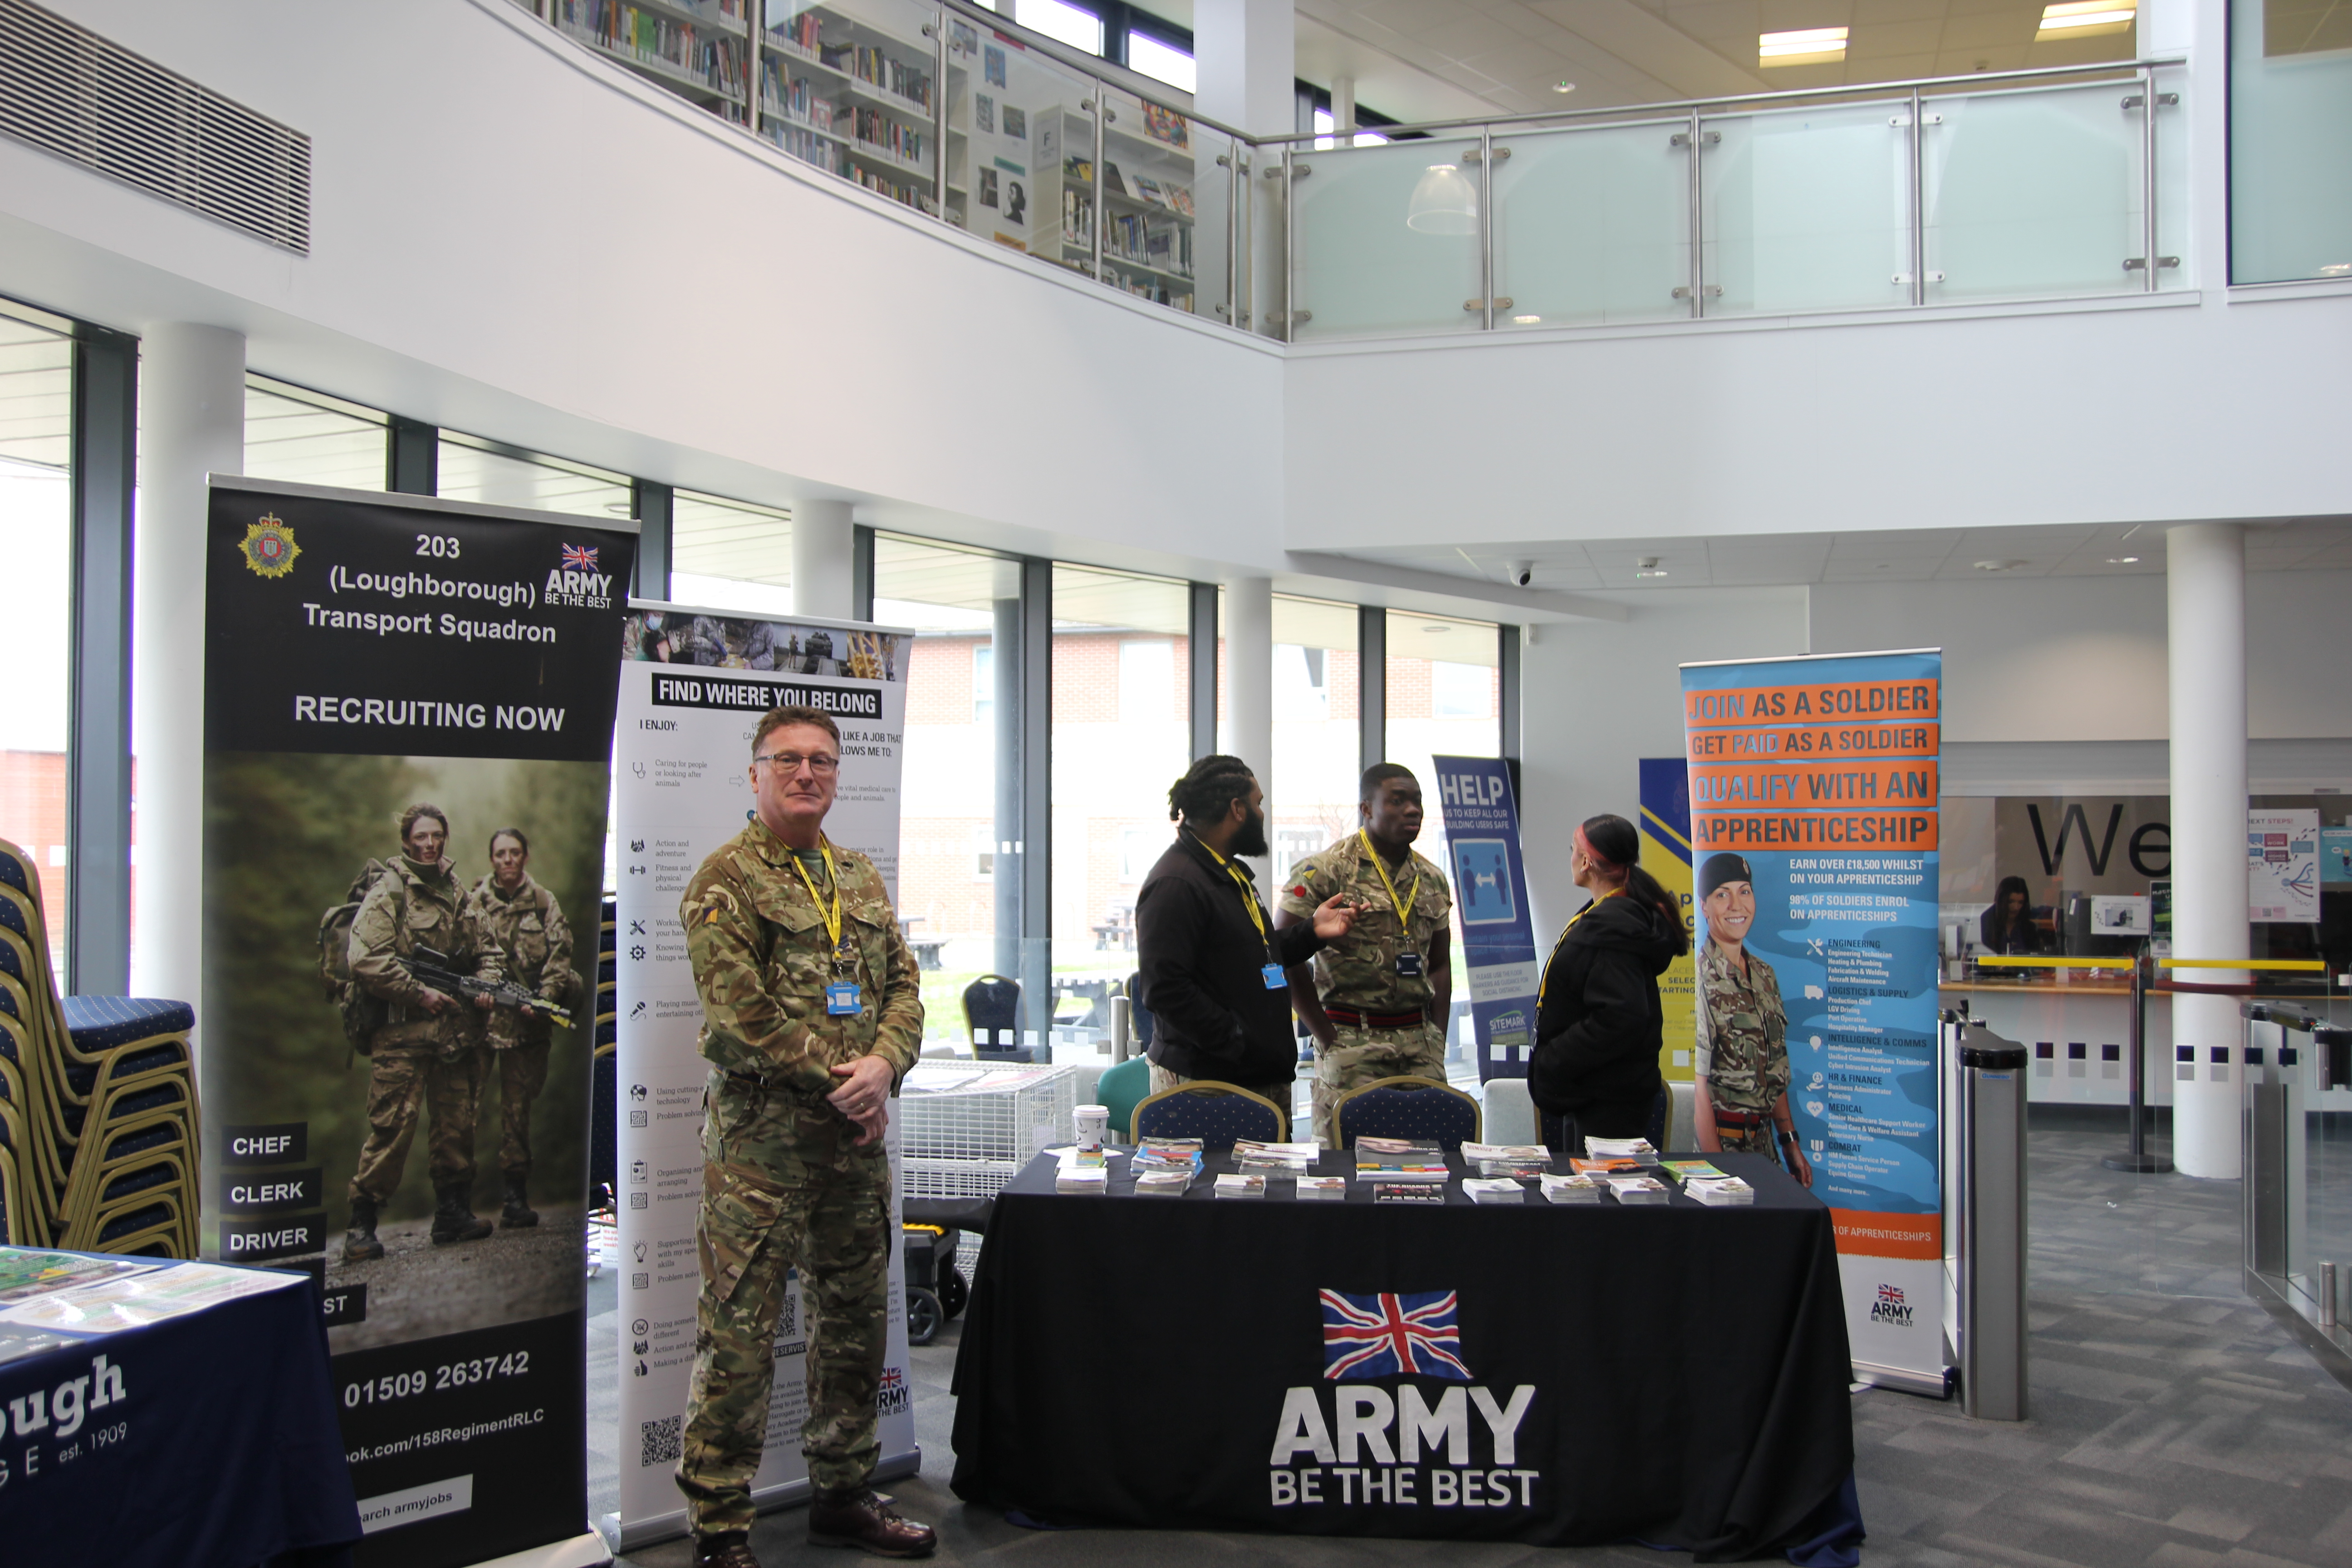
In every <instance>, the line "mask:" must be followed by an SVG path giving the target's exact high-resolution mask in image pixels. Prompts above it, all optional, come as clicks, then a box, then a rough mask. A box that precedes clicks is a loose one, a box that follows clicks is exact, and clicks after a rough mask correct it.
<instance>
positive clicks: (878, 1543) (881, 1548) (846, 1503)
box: [808, 1487, 940, 1557]
mask: <svg viewBox="0 0 2352 1568" xmlns="http://www.w3.org/2000/svg"><path fill="white" fill-rule="evenodd" d="M808 1538H809V1544H810V1545H811V1546H855V1547H856V1548H858V1549H859V1550H861V1551H864V1552H872V1553H873V1554H874V1555H875V1556H877V1557H929V1555H930V1554H931V1549H932V1548H933V1547H935V1546H937V1545H938V1544H939V1543H940V1532H939V1531H936V1530H933V1529H932V1528H931V1527H930V1526H929V1525H928V1524H917V1523H916V1522H915V1521H912V1520H909V1519H900V1518H899V1517H898V1510H897V1509H895V1508H892V1507H891V1506H890V1505H889V1504H888V1503H887V1502H884V1501H883V1500H881V1498H879V1497H878V1496H877V1495H876V1494H875V1492H874V1490H873V1489H872V1488H870V1487H866V1488H860V1489H858V1490H856V1491H853V1492H819V1493H818V1494H817V1497H816V1500H815V1501H814V1502H813V1503H811V1504H810V1505H809V1536H808Z"/></svg>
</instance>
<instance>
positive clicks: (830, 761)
mask: <svg viewBox="0 0 2352 1568" xmlns="http://www.w3.org/2000/svg"><path fill="white" fill-rule="evenodd" d="M751 760H752V761H753V762H755V763H767V764H768V765H769V766H770V767H772V768H773V769H775V770H776V771H777V772H778V773H782V774H783V775H784V776H785V777H786V778H790V777H792V776H793V774H794V773H798V772H800V771H801V764H802V763H807V764H808V770H809V772H811V773H814V774H816V775H817V776H818V777H819V778H823V777H824V775H825V774H827V773H832V772H833V771H834V770H835V769H836V768H838V767H840V766H841V759H840V758H839V757H835V756H828V755H826V754H825V753H824V752H817V753H816V754H815V755H814V756H807V757H803V756H802V755H801V754H800V753H799V752H769V753H768V754H767V755H766V756H764V757H753V758H752V759H751Z"/></svg>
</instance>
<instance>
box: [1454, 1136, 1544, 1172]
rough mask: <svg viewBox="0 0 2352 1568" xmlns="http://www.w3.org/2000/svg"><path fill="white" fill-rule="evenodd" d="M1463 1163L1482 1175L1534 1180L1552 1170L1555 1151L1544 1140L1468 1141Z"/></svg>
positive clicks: (1463, 1149) (1464, 1147) (1463, 1148)
mask: <svg viewBox="0 0 2352 1568" xmlns="http://www.w3.org/2000/svg"><path fill="white" fill-rule="evenodd" d="M1462 1162H1463V1163H1464V1164H1465V1165H1475V1166H1476V1167H1477V1168H1478V1173H1479V1174H1480V1175H1482V1176H1517V1177H1520V1178H1522V1179H1524V1180H1528V1181H1532V1180H1534V1179H1535V1178H1536V1177H1538V1176H1540V1175H1542V1174H1543V1173H1545V1172H1547V1171H1549V1170H1550V1169H1551V1151H1550V1150H1549V1149H1547V1148H1545V1147H1544V1146H1543V1145H1542V1144H1540V1143H1465V1144H1464V1145H1462Z"/></svg>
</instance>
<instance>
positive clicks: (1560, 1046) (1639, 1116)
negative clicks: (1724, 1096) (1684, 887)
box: [1528, 814, 1690, 1153]
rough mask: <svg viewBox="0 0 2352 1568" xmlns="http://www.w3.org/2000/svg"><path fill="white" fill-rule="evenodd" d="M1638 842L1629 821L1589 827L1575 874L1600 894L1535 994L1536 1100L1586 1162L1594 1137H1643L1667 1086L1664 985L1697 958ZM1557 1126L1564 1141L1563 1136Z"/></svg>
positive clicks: (1572, 926) (1532, 1068) (1674, 903)
mask: <svg viewBox="0 0 2352 1568" xmlns="http://www.w3.org/2000/svg"><path fill="white" fill-rule="evenodd" d="M1641 853H1642V844H1641V840H1640V839H1639V838H1638V837H1635V835H1634V832H1633V824H1632V823H1630V822H1628V821H1626V820H1625V819H1624V818H1623V817H1622V816H1609V815H1606V814H1604V815H1602V816H1594V817H1588V818H1586V819H1585V822H1584V824H1583V826H1580V827H1579V828H1578V829H1577V830H1576V845H1575V847H1574V849H1573V850H1571V851H1570V855H1569V868H1570V871H1571V872H1572V873H1573V875H1574V876H1575V878H1576V885H1577V886H1578V887H1580V888H1582V889H1585V890H1586V891H1588V892H1590V893H1591V895H1592V901H1591V903H1589V904H1587V905H1585V906H1584V908H1582V909H1581V910H1578V911H1577V912H1576V914H1575V915H1574V916H1573V917H1572V918H1571V919H1570V921H1569V922H1568V926H1567V928H1566V929H1565V930H1563V931H1561V932H1560V933H1559V942H1556V943H1554V944H1553V947H1552V950H1551V957H1550V958H1549V959H1548V960H1546V961H1545V963H1544V971H1543V979H1542V981H1541V983H1540V984H1538V986H1537V988H1536V1049H1535V1058H1534V1059H1533V1060H1532V1061H1530V1062H1529V1063H1528V1096H1529V1098H1531V1099H1533V1100H1534V1101H1535V1102H1536V1106H1537V1108H1538V1110H1542V1111H1544V1112H1545V1113H1546V1117H1547V1121H1548V1123H1549V1119H1550V1118H1554V1117H1557V1118H1560V1119H1561V1121H1559V1123H1556V1124H1549V1125H1548V1126H1547V1130H1546V1131H1547V1137H1546V1142H1552V1139H1553V1137H1555V1136H1556V1137H1557V1138H1558V1139H1559V1142H1558V1143H1555V1144H1554V1146H1555V1147H1561V1146H1565V1147H1566V1148H1567V1150H1568V1151H1569V1152H1571V1153H1581V1152H1583V1141H1584V1137H1585V1135H1586V1134H1591V1135H1592V1136H1594V1137H1599V1138H1639V1137H1642V1136H1643V1135H1644V1134H1645V1133H1647V1132H1648V1131H1649V1128H1650V1121H1651V1112H1652V1110H1654V1108H1655V1106H1656V1105H1657V1102H1658V1096H1659V1093H1660V1092H1661V1091H1662V1090H1663V1089H1664V1087H1665V1085H1664V1079H1663V1078H1662V1077H1661V1076H1660V1074H1659V1072H1658V1047H1659V1044H1660V1042H1661V1040H1662V1039H1663V1037H1664V1032H1665V1015H1664V1011H1663V1009H1661V1008H1660V1006H1659V1005H1658V976H1659V975H1661V974H1664V973H1665V972H1666V965H1667V964H1669V963H1673V962H1674V961H1675V959H1677V958H1680V957H1681V956H1682V955H1683V954H1684V953H1685V952H1689V951H1690V933H1689V932H1688V931H1686V930H1685V928H1684V924H1683V913H1682V908H1681V905H1680V902H1679V900H1676V899H1675V896H1674V895H1673V894H1672V893H1669V892H1667V891H1666V890H1665V889H1664V888H1662V887H1660V886H1659V885H1658V879H1656V878H1655V877H1653V876H1651V875H1650V874H1649V873H1648V872H1647V871H1644V870H1643V869H1642V868H1641V866H1640V864H1639V863H1638V862H1639V861H1640V858H1641ZM1554 1127H1556V1128H1557V1131H1556V1132H1555V1131H1554Z"/></svg>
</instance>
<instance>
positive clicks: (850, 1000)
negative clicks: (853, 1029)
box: [824, 980, 863, 1018]
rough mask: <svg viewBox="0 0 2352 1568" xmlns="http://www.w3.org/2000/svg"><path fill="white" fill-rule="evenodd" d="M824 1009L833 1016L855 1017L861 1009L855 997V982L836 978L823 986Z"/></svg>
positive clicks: (828, 1014)
mask: <svg viewBox="0 0 2352 1568" xmlns="http://www.w3.org/2000/svg"><path fill="white" fill-rule="evenodd" d="M824 1010H825V1013H826V1015H827V1016H831V1017H835V1018H855V1017H856V1016H857V1015H858V1014H859V1013H860V1012H861V1011H863V1006H862V1005H861V1004H860V1003H859V1001H858V999H857V982H856V981H855V980H836V981H835V982H834V983H833V984H830V985H828V986H826V987H825V988H824Z"/></svg>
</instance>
